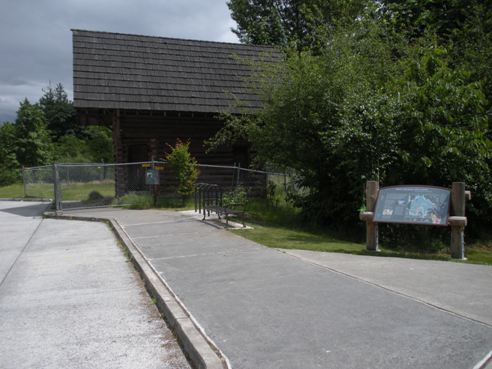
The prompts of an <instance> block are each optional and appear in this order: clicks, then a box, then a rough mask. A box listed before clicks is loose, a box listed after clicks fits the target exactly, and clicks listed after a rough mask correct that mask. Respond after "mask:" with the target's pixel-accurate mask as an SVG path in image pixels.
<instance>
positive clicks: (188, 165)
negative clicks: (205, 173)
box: [166, 139, 199, 202]
mask: <svg viewBox="0 0 492 369" xmlns="http://www.w3.org/2000/svg"><path fill="white" fill-rule="evenodd" d="M168 147H169V148H170V149H171V151H170V152H169V153H168V154H166V160H167V162H168V164H169V167H170V168H171V169H172V170H173V171H174V173H175V175H176V178H177V179H178V188H177V192H178V194H180V195H181V197H182V199H183V202H184V200H185V199H186V198H187V197H189V196H190V195H191V194H192V193H193V190H194V187H195V183H196V180H197V179H198V174H199V171H198V163H197V162H196V159H195V158H194V157H193V156H191V154H190V142H189V141H188V142H182V141H181V140H180V139H178V140H177V141H176V145H175V146H174V147H173V146H171V145H168Z"/></svg>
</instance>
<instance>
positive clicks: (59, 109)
mask: <svg viewBox="0 0 492 369" xmlns="http://www.w3.org/2000/svg"><path fill="white" fill-rule="evenodd" d="M43 92H44V95H43V96H42V97H41V98H40V99H39V106H40V107H41V109H42V110H43V112H44V115H45V117H46V122H47V128H48V129H49V130H50V132H51V134H52V136H53V138H54V139H55V140H58V139H59V138H60V137H62V136H65V135H67V134H71V135H74V134H75V135H78V134H79V133H80V132H79V131H80V128H79V127H78V125H77V120H76V114H75V108H74V107H73V104H72V102H71V101H70V100H69V99H68V96H67V93H66V92H65V90H64V88H63V85H62V84H61V83H58V84H57V85H56V87H55V88H52V87H51V85H50V86H48V87H47V88H46V89H44V90H43Z"/></svg>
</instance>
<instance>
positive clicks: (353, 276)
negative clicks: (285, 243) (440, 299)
mask: <svg viewBox="0 0 492 369" xmlns="http://www.w3.org/2000/svg"><path fill="white" fill-rule="evenodd" d="M275 250H276V251H278V252H280V253H283V254H287V255H289V256H291V257H293V258H297V259H299V260H302V261H304V262H306V263H309V264H311V265H315V266H317V267H319V268H321V269H324V270H326V271H329V272H332V273H336V274H339V275H342V276H344V277H347V278H350V279H353V280H356V281H358V282H362V283H365V284H368V285H370V286H373V287H376V288H381V289H383V290H385V291H388V292H390V293H393V294H395V295H398V296H401V297H404V298H407V299H409V300H412V301H415V302H418V303H420V304H423V305H426V306H428V307H430V308H433V309H436V310H439V311H442V312H444V313H447V314H449V315H453V316H455V317H457V318H460V319H464V320H468V321H472V322H475V323H478V324H481V325H483V326H486V327H488V328H492V325H490V324H489V323H487V322H484V321H481V320H479V319H477V318H474V317H471V316H468V315H466V314H463V313H460V312H455V311H452V310H450V309H448V308H446V307H443V306H441V305H438V304H435V303H432V302H429V301H426V300H424V299H421V298H418V297H415V296H412V295H409V294H407V293H404V292H402V291H399V290H397V289H394V288H391V287H388V286H384V285H382V284H379V283H376V282H372V281H369V280H367V279H364V278H361V277H358V276H355V275H352V274H349V273H346V272H342V271H340V270H338V269H335V268H332V267H329V266H326V265H323V264H320V263H317V262H315V261H313V260H310V259H307V258H305V257H303V256H301V255H296V254H292V253H290V252H289V251H286V250H282V249H275Z"/></svg>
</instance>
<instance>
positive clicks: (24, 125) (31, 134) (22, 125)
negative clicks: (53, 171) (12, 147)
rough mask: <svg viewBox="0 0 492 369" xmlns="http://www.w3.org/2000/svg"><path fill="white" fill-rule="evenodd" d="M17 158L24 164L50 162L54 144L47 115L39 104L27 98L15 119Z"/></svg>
mask: <svg viewBox="0 0 492 369" xmlns="http://www.w3.org/2000/svg"><path fill="white" fill-rule="evenodd" d="M15 129H16V136H17V142H16V151H17V152H16V154H17V160H18V161H19V163H20V164H21V165H24V166H35V165H43V164H48V163H49V162H50V161H51V159H52V155H53V152H52V151H53V145H52V142H51V137H50V134H49V131H48V129H47V124H46V117H45V115H44V112H43V110H42V109H41V108H40V107H39V105H37V104H31V103H30V102H29V100H27V99H25V100H24V101H23V102H21V103H20V107H19V110H18V111H17V119H16V121H15Z"/></svg>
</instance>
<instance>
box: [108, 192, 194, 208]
mask: <svg viewBox="0 0 492 369" xmlns="http://www.w3.org/2000/svg"><path fill="white" fill-rule="evenodd" d="M116 204H117V205H120V206H122V207H124V208H127V209H150V208H158V209H167V210H191V209H194V203H193V199H191V198H189V199H186V200H185V201H184V202H183V200H182V199H180V198H176V197H165V196H159V197H158V198H157V203H156V206H154V199H153V197H152V196H151V195H149V194H137V193H132V194H128V195H125V196H123V197H121V198H120V199H119V200H117V201H116Z"/></svg>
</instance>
